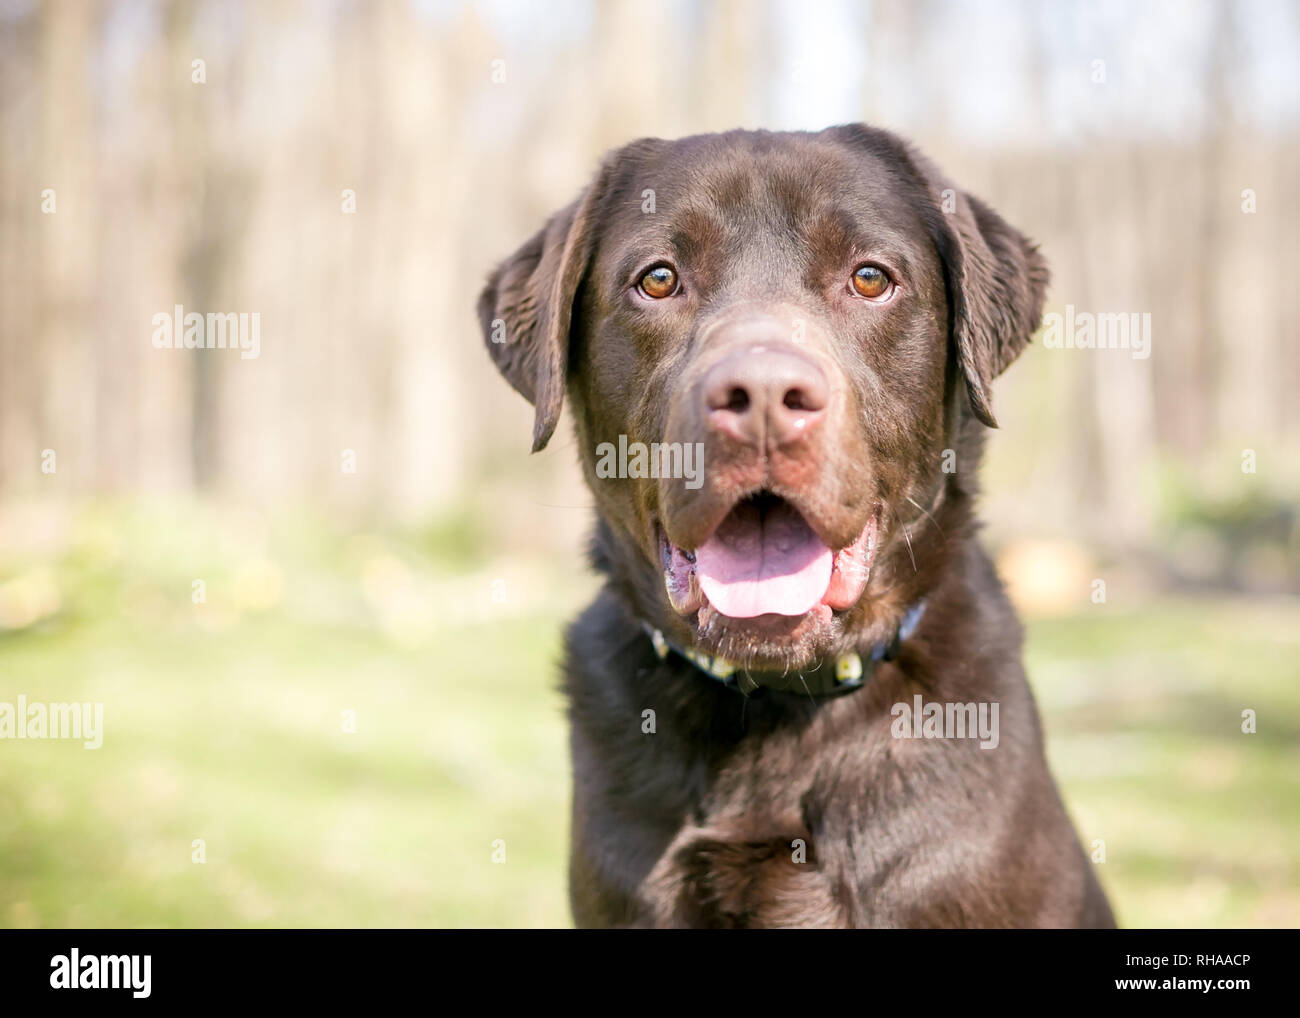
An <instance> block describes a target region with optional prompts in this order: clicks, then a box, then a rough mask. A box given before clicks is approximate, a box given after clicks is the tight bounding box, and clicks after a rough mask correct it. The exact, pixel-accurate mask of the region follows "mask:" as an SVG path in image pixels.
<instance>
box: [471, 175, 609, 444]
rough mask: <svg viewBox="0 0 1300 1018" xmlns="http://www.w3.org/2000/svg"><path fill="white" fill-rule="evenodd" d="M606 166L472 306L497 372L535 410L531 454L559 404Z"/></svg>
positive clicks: (546, 437) (544, 438) (499, 270)
mask: <svg viewBox="0 0 1300 1018" xmlns="http://www.w3.org/2000/svg"><path fill="white" fill-rule="evenodd" d="M608 169H609V163H608V162H607V163H606V165H605V166H604V167H602V169H601V172H600V173H599V174H597V176H596V179H595V180H594V181H593V182H592V183H591V185H590V186H589V187H588V188H587V189H586V190H585V191H584V192H583V193H582V194H581V195H580V196H579V197H578V199H577V200H576V201H574V202H573V203H571V204H570V205H568V206H566V207H565V208H563V209H561V210H560V211H559V212H557V213H555V214H554V215H553V216H551V218H550V219H548V220H547V221H546V225H545V226H543V227H542V228H541V229H540V230H539V231H538V232H537V233H536V234H535V235H534V236H533V237H532V238H531V239H530V240H529V241H528V242H527V243H525V244H524V245H523V246H522V247H521V248H519V250H518V251H516V252H515V253H514V254H512V255H511V256H510V257H509V258H507V259H506V260H505V261H503V262H502V263H501V264H500V265H498V266H497V267H496V269H495V270H494V271H493V272H492V274H491V275H490V276H489V277H488V281H487V284H486V285H485V286H484V287H483V292H482V293H481V294H480V295H479V299H478V316H479V322H480V324H481V325H482V327H483V338H484V340H485V341H486V343H487V348H488V352H489V353H491V355H492V360H493V361H494V362H495V363H496V366H497V369H498V370H499V371H500V372H501V374H503V375H504V376H505V377H506V380H507V381H508V382H509V383H510V384H511V385H513V386H514V387H515V389H516V390H517V391H518V392H519V393H520V395H522V396H523V397H524V398H525V399H526V400H528V401H529V402H530V403H532V404H533V407H534V408H535V414H534V419H533V452H537V451H539V450H541V449H543V448H545V446H546V443H547V442H548V441H550V438H551V435H552V434H553V433H554V432H555V426H556V424H557V423H558V422H559V419H560V408H561V406H563V404H564V385H565V376H566V374H567V372H568V364H569V330H570V326H571V325H572V322H573V304H574V300H575V298H576V297H577V292H578V287H579V284H580V283H581V282H582V278H583V276H584V275H585V274H586V272H587V266H588V264H589V263H590V261H591V254H592V247H593V235H594V233H595V229H594V220H595V218H596V214H597V207H598V205H599V202H600V197H601V195H602V193H603V188H604V180H605V177H606V174H607V172H608Z"/></svg>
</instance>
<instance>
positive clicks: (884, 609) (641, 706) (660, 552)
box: [478, 124, 1114, 928]
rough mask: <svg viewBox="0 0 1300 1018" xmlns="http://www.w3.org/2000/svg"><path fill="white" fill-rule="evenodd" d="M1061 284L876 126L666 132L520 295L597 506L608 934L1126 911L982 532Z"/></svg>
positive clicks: (555, 232)
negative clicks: (1045, 725) (997, 394)
mask: <svg viewBox="0 0 1300 1018" xmlns="http://www.w3.org/2000/svg"><path fill="white" fill-rule="evenodd" d="M1047 284H1048V269H1047V265H1046V263H1045V261H1044V259H1043V257H1042V255H1041V254H1040V253H1039V251H1038V250H1037V248H1036V247H1035V246H1034V245H1033V244H1031V243H1030V242H1029V241H1028V240H1027V239H1026V237H1025V236H1023V235H1022V234H1021V233H1020V232H1018V231H1017V230H1015V229H1013V228H1012V227H1011V226H1009V225H1008V224H1007V223H1006V222H1005V221H1003V219H1002V218H1001V217H1000V216H999V215H998V214H997V213H995V212H994V211H993V210H992V209H991V208H990V207H989V206H988V205H986V204H984V203H983V202H981V201H980V200H978V199H977V198H975V197H972V196H970V195H967V194H965V193H964V192H963V191H961V190H960V189H958V188H957V187H956V186H954V185H953V184H951V183H950V182H949V181H948V180H947V179H946V178H945V177H944V176H943V175H942V174H941V173H940V172H939V170H938V169H937V168H936V167H935V166H934V165H933V164H932V163H931V162H930V161H929V160H927V159H926V158H925V157H924V156H922V155H921V154H920V153H919V152H918V151H916V150H915V149H914V148H913V147H912V146H911V145H910V144H908V143H906V142H904V141H902V140H901V139H899V138H898V137H896V136H894V135H892V134H890V133H888V132H885V131H883V130H879V129H875V128H871V127H868V126H865V125H857V124H855V125H844V126H839V127H833V128H829V129H827V130H825V131H822V132H820V133H798V132H796V133H776V132H766V131H733V132H729V133H724V134H710V135H699V136H695V137H689V138H685V139H681V140H676V141H666V140H659V139H642V140H639V141H635V142H632V143H631V144H628V145H626V146H625V147H623V148H621V149H618V150H617V151H614V152H612V153H611V154H609V155H608V156H607V157H606V158H605V159H604V160H603V162H602V163H601V165H600V167H599V170H598V172H597V173H596V175H595V178H594V180H593V181H592V182H591V183H590V184H589V186H587V188H586V189H585V190H584V191H583V192H582V193H581V195H580V196H579V197H578V198H577V200H575V201H574V202H573V203H572V204H570V205H569V206H567V207H566V208H564V209H563V210H561V211H559V212H557V213H556V214H555V215H553V216H552V217H551V218H550V219H549V220H548V221H547V222H546V223H545V225H544V226H543V227H542V228H541V229H540V230H539V231H538V233H537V234H536V235H535V236H533V237H532V239H530V240H529V241H528V242H527V243H525V244H524V245H523V246H522V247H521V248H519V249H518V250H517V251H516V252H515V253H514V254H513V255H511V256H510V257H509V258H507V259H506V260H505V261H504V262H503V263H502V264H500V265H499V266H498V267H497V268H496V269H495V270H494V271H493V272H492V273H491V275H490V277H489V279H488V281H487V283H486V286H485V288H484V289H483V292H482V294H481V296H480V298H479V301H478V314H479V318H480V322H481V325H482V328H483V334H484V338H485V340H486V345H487V348H488V351H489V352H490V354H491V356H492V359H493V361H494V362H495V364H496V366H497V368H498V369H499V370H500V371H501V373H502V374H503V375H504V376H505V378H506V379H507V380H508V381H509V382H510V384H511V385H512V386H513V387H514V388H515V389H516V390H518V392H519V393H521V394H522V395H523V396H524V397H526V398H527V399H528V400H529V401H530V402H531V403H532V404H533V406H534V408H535V423H534V427H533V436H532V447H533V450H534V451H537V450H540V449H542V448H543V447H544V446H545V445H546V444H547V441H548V440H549V439H550V438H551V436H552V434H553V433H554V431H555V428H556V425H557V422H558V419H559V416H560V412H561V407H562V404H563V403H564V401H565V399H566V395H567V399H568V403H569V405H570V407H571V409H572V416H573V420H574V422H575V427H576V432H577V439H578V446H579V450H580V456H581V460H582V464H583V469H584V473H585V477H586V481H587V483H588V485H589V487H590V489H591V491H592V493H593V494H594V496H595V500H596V524H595V533H594V536H593V539H592V543H591V560H592V563H593V565H594V567H595V569H596V570H598V572H599V573H600V574H601V575H602V577H603V579H604V585H603V588H602V590H601V592H600V593H599V595H598V596H597V597H596V599H595V601H594V602H593V603H592V604H591V605H590V606H589V607H588V608H587V609H586V611H584V612H583V613H582V615H581V616H580V617H579V618H578V619H577V620H576V621H575V622H574V623H573V624H572V625H571V627H570V628H569V630H568V633H567V640H566V653H565V661H564V665H563V683H562V685H563V690H564V693H565V696H566V699H567V704H568V717H569V722H570V732H571V743H570V749H571V755H572V765H573V805H572V839H571V840H572V848H571V855H570V865H569V888H570V903H571V907H572V911H573V918H574V921H575V923H576V924H577V925H579V926H585V927H615V926H623V927H628V926H631V927H705V928H744V927H1110V926H1113V925H1114V918H1113V916H1112V913H1111V909H1110V906H1109V904H1108V902H1107V900H1106V897H1105V895H1104V893H1103V891H1102V889H1101V887H1100V885H1099V883H1098V880H1097V878H1096V875H1095V874H1094V872H1093V869H1092V866H1091V864H1090V862H1089V860H1088V858H1087V857H1086V855H1085V854H1084V852H1083V849H1082V847H1081V845H1080V843H1079V840H1078V836H1077V835H1076V833H1075V831H1074V829H1073V826H1072V825H1071V822H1070V820H1069V819H1068V817H1067V815H1066V812H1065V809H1064V807H1063V805H1062V802H1061V799H1060V795H1059V793H1058V791H1057V788H1056V786H1055V783H1054V781H1053V779H1052V777H1051V775H1050V773H1049V771H1048V767H1047V763H1046V760H1045V757H1044V753H1043V740H1042V733H1041V729H1040V723H1039V719H1038V714H1037V709H1036V707H1035V705H1034V701H1033V697H1032V694H1031V693H1030V690H1029V686H1028V684H1027V682H1026V679H1025V674H1024V670H1023V667H1022V664H1021V642H1022V632H1021V627H1020V625H1019V622H1018V620H1017V618H1016V616H1015V614H1014V612H1013V610H1012V608H1011V606H1010V604H1009V602H1008V600H1007V597H1006V595H1005V594H1004V592H1003V588H1002V585H1001V583H1000V582H999V580H998V578H997V575H996V573H995V571H994V568H993V565H992V564H991V561H990V559H989V557H988V555H987V554H986V553H985V552H984V551H983V550H982V549H981V547H980V546H979V544H978V543H977V541H976V539H975V518H974V515H973V508H972V505H973V502H974V499H975V498H976V495H977V485H976V475H977V468H978V465H979V460H980V455H981V450H982V446H983V443H984V436H985V433H986V431H987V430H988V429H989V428H991V427H995V426H996V423H995V419H994V416H993V407H992V401H991V392H992V384H993V380H994V378H995V377H996V376H997V375H999V374H1000V373H1001V372H1002V371H1003V369H1004V368H1006V367H1007V365H1008V364H1010V362H1011V361H1012V360H1013V359H1014V358H1015V357H1016V355H1017V354H1019V353H1020V351H1021V350H1022V349H1023V348H1024V347H1025V345H1026V344H1027V343H1028V342H1029V339H1030V336H1031V334H1032V333H1033V332H1034V330H1035V329H1036V328H1037V326H1038V324H1039V321H1040V318H1041V315H1042V305H1043V299H1044V292H1045V289H1046V287H1047ZM614 449H617V450H619V452H618V456H617V462H615V459H616V458H615V457H612V456H611V455H610V452H611V450H614ZM628 450H633V451H634V452H633V454H629V453H628ZM647 451H648V452H647ZM696 453H698V454H700V456H699V458H698V459H696V460H694V461H695V462H696V463H697V464H698V465H699V466H700V469H698V471H697V472H696V473H694V474H693V475H692V476H693V478H694V480H693V481H692V480H691V479H690V478H688V477H684V476H682V475H683V474H684V472H685V471H684V469H683V464H684V463H685V462H686V461H687V460H691V459H694V457H693V454H696ZM990 721H991V722H992V724H990ZM975 729H978V731H975ZM990 729H994V730H995V731H990Z"/></svg>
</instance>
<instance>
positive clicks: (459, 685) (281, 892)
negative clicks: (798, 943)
mask: <svg viewBox="0 0 1300 1018" xmlns="http://www.w3.org/2000/svg"><path fill="white" fill-rule="evenodd" d="M55 529H56V531H57V532H56V533H55V534H54V536H52V537H50V538H49V541H48V542H47V543H41V542H35V543H29V542H22V543H19V544H15V545H14V546H12V547H6V548H0V614H3V613H4V612H5V611H8V613H9V617H10V619H11V624H12V618H13V614H14V611H15V610H16V609H15V608H14V607H13V606H14V605H15V604H17V605H19V606H21V605H23V604H27V603H29V601H30V600H31V597H33V596H35V597H36V601H35V602H32V603H37V602H39V603H40V604H42V605H43V606H44V607H42V608H41V609H40V610H39V611H36V612H35V615H36V617H35V618H33V619H29V620H27V622H26V623H25V624H24V625H23V626H22V627H21V628H18V629H15V630H13V631H9V632H4V631H3V630H0V701H13V700H14V699H16V697H17V695H18V694H19V693H23V694H26V696H27V698H28V700H29V701H36V700H47V701H48V700H54V701H65V702H66V701H74V702H75V701H96V702H102V703H103V704H104V726H105V735H104V743H103V746H102V748H100V749H98V750H87V749H83V748H82V747H81V745H80V744H79V743H74V742H69V741H56V740H47V741H22V742H18V741H11V740H3V741H0V925H8V926H51V927H60V926H91V927H96V926H197V927H221V926H559V925H567V923H568V921H569V920H568V914H567V902H566V894H565V863H566V858H565V852H566V837H567V826H568V762H567V755H566V747H565V730H564V722H563V717H562V703H561V701H560V698H559V696H558V694H557V693H556V691H555V678H554V662H555V660H556V658H557V657H558V653H559V637H560V627H561V625H562V623H563V620H564V619H565V618H566V617H568V616H569V615H570V614H572V612H573V611H575V610H576V608H577V607H578V606H579V605H580V604H581V603H582V602H583V600H584V598H585V597H586V595H587V593H588V592H589V590H590V589H591V581H590V579H589V578H586V577H583V576H581V575H575V572H574V571H573V570H572V569H564V568H562V564H563V557H562V556H558V555H552V554H549V553H544V552H538V553H536V554H535V555H533V556H532V557H531V558H529V557H527V556H524V557H523V558H522V559H521V558H520V557H519V556H518V555H514V554H512V555H511V557H510V558H509V560H508V561H507V560H501V561H493V560H492V559H490V558H489V557H488V556H487V554H486V549H485V548H484V547H478V546H476V544H475V539H474V537H473V535H472V533H471V531H472V529H473V528H466V527H465V526H462V525H459V524H453V525H449V526H447V527H445V528H442V529H441V530H440V529H439V528H437V527H433V528H428V529H426V530H424V531H421V532H419V533H417V534H415V535H414V536H410V537H407V536H404V535H400V534H392V533H388V534H385V533H379V532H369V531H358V532H353V533H349V534H341V533H338V532H336V531H334V530H331V529H329V528H328V527H325V526H324V525H321V524H303V523H302V522H301V521H300V520H296V521H295V522H294V523H292V524H289V523H285V524H283V525H280V524H277V523H276V522H274V521H271V522H269V523H267V522H266V521H258V520H253V521H250V520H248V519H238V518H235V519H233V520H232V519H231V518H229V517H227V516H224V515H223V514H221V513H218V512H216V511H215V510H212V509H210V508H209V509H207V510H204V509H198V510H195V511H194V512H187V513H179V514H178V513H177V512H175V511H174V510H173V509H170V508H165V507H153V508H143V507H140V506H125V507H123V506H115V507H103V506H101V507H96V508H93V509H90V510H86V511H82V512H78V513H74V514H71V515H69V516H68V517H67V518H66V519H65V520H63V521H62V522H61V523H60V524H59V526H58V527H57V528H55ZM249 534H255V535H256V539H255V540H252V539H250V538H249ZM443 545H446V546H447V547H446V548H444V547H443ZM195 578H203V579H204V580H205V582H206V584H207V590H206V602H205V603H203V604H197V605H196V604H193V603H192V602H191V590H192V587H191V584H192V582H193V580H194V579H195ZM51 589H52V590H53V597H51V595H50V590H51ZM32 591H37V592H38V594H39V596H36V595H32ZM40 592H43V593H40ZM24 598H26V599H27V600H24ZM6 605H8V608H7V609H6ZM29 614H30V613H29ZM11 628H12V625H11ZM1297 650H1300V608H1298V607H1297V605H1296V603H1295V601H1271V602H1250V601H1225V600H1213V601H1190V600H1182V601H1180V600H1162V601H1159V602H1155V603H1152V604H1148V605H1145V606H1143V607H1142V609H1141V610H1140V611H1139V610H1131V611H1120V610H1118V609H1116V608H1113V607H1109V606H1097V607H1094V608H1092V609H1091V610H1090V611H1087V612H1084V613H1081V614H1079V615H1074V616H1069V617H1063V618H1057V619H1052V620H1038V621H1034V622H1031V623H1030V625H1029V646H1028V653H1027V661H1028V666H1029V671H1030V676H1031V681H1032V682H1033V685H1034V689H1035V692H1036V694H1037V696H1038V698H1039V703H1040V706H1041V708H1042V711H1043V714H1044V723H1045V727H1046V731H1047V735H1048V746H1049V753H1050V757H1051V761H1052V766H1053V770H1054V772H1055V773H1056V775H1057V777H1058V778H1059V779H1060V782H1061V785H1062V790H1063V793H1064V796H1065V799H1066V802H1067V805H1068V806H1069V808H1070V810H1071V813H1072V815H1073V816H1074V817H1075V820H1076V822H1077V824H1078V827H1079V831H1080V836H1081V837H1082V838H1083V840H1084V842H1085V845H1087V846H1089V847H1091V844H1092V842H1093V840H1094V839H1102V840H1104V842H1105V850H1106V861H1105V862H1104V863H1103V864H1100V865H1099V870H1100V873H1101V876H1102V879H1103V882H1104V883H1105V885H1106V887H1107V888H1108V890H1109V891H1110V893H1111V895H1112V899H1113V901H1114V904H1115V906H1116V910H1117V912H1118V914H1119V916H1120V919H1121V921H1122V922H1123V923H1124V924H1125V925H1130V926H1144V925H1171V926H1190V925H1210V926H1215V925H1296V924H1297V923H1298V922H1300V810H1298V809H1297V804H1298V803H1300V686H1297V684H1296V682H1295V679H1296V661H1297V657H1298V655H1297ZM1244 708H1251V709H1254V710H1255V711H1256V712H1257V716H1258V732H1257V734H1255V735H1244V734H1242V733H1241V711H1242V709H1244ZM344 711H353V712H355V718H356V731H355V732H346V731H344V730H343V729H344V725H343V712H344ZM195 839H202V840H203V842H204V847H205V852H206V862H204V863H202V864H198V863H195V862H193V861H192V853H193V851H194V849H193V848H192V843H193V841H194V840H195ZM498 840H500V841H504V843H505V861H504V862H494V861H493V845H494V842H497V841H498Z"/></svg>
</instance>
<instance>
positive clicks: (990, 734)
mask: <svg viewBox="0 0 1300 1018" xmlns="http://www.w3.org/2000/svg"><path fill="white" fill-rule="evenodd" d="M889 713H890V714H891V715H892V716H893V718H894V720H893V723H892V724H891V725H890V726H889V734H890V735H892V736H893V737H894V738H895V739H979V740H980V749H997V746H998V742H999V741H1000V738H1001V737H1000V736H999V734H998V704H997V703H955V702H945V703H940V702H938V701H933V702H931V703H925V702H924V701H923V700H922V699H921V694H920V693H917V694H916V695H915V696H914V697H912V702H911V703H910V704H909V703H896V704H894V706H893V707H892V708H890V711H889Z"/></svg>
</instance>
